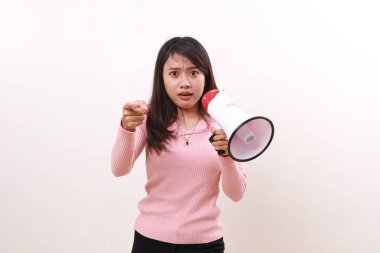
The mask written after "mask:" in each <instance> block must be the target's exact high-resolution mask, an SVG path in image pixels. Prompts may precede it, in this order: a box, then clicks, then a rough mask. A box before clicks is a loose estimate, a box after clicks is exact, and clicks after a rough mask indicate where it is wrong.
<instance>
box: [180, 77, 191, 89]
mask: <svg viewBox="0 0 380 253" xmlns="http://www.w3.org/2000/svg"><path fill="white" fill-rule="evenodd" d="M180 87H181V88H190V87H191V84H190V82H189V80H188V79H187V78H186V77H183V78H182V80H181V83H180Z"/></svg>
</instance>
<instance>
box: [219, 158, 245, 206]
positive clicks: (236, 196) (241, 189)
mask: <svg viewBox="0 0 380 253" xmlns="http://www.w3.org/2000/svg"><path fill="white" fill-rule="evenodd" d="M219 161H220V164H221V174H222V189H223V192H224V193H225V194H226V195H227V196H228V197H229V198H230V199H231V200H233V201H235V202H237V201H239V200H241V199H242V198H243V196H244V193H245V190H246V187H247V175H246V173H245V171H244V169H243V168H242V166H241V164H240V163H238V162H235V161H234V160H232V159H231V158H230V157H221V156H220V157H219Z"/></svg>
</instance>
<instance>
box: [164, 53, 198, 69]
mask: <svg viewBox="0 0 380 253" xmlns="http://www.w3.org/2000/svg"><path fill="white" fill-rule="evenodd" d="M189 67H195V65H194V64H193V63H192V62H191V61H190V60H189V59H188V58H187V57H186V56H183V55H180V54H177V53H174V54H172V55H170V56H169V58H168V59H167V60H166V62H165V64H164V68H189Z"/></svg>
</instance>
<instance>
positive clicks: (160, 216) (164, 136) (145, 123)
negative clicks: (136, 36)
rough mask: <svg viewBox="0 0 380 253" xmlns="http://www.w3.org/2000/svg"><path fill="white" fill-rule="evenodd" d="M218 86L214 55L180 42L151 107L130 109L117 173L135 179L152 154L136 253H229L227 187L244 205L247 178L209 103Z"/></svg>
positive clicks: (165, 52) (138, 104) (163, 68)
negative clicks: (205, 98) (139, 163)
mask: <svg viewBox="0 0 380 253" xmlns="http://www.w3.org/2000/svg"><path fill="white" fill-rule="evenodd" d="M212 89H217V86H216V84H215V80H214V75H213V72H212V67H211V62H210V59H209V57H208V54H207V52H206V50H205V49H204V48H203V46H202V45H201V44H200V43H199V42H198V41H197V40H195V39H193V38H191V37H181V38H180V37H176V38H172V39H170V40H169V41H167V42H166V43H165V44H164V45H163V46H162V47H161V49H160V51H159V53H158V56H157V61H156V66H155V70H154V81H153V92H152V96H151V99H150V102H149V105H147V104H146V103H145V102H144V101H141V100H136V101H134V102H130V103H126V104H125V105H124V107H123V116H122V119H121V125H120V127H119V130H118V134H117V137H116V141H115V144H114V146H113V150H112V172H113V174H114V175H115V176H123V175H126V174H128V173H129V172H130V171H131V169H132V167H133V164H134V162H135V160H136V159H137V158H138V157H139V155H140V154H141V152H142V150H143V149H144V148H145V151H146V171H147V183H146V185H145V189H146V192H147V196H146V197H145V198H144V199H143V200H141V201H140V202H139V204H138V207H139V210H140V214H139V216H138V217H137V219H136V222H135V238H134V244H133V249H132V253H148V252H149V253H170V252H173V253H174V252H177V253H181V252H182V253H185V252H188V253H190V252H191V253H201V252H202V253H211V252H213V253H220V252H224V242H223V232H224V230H223V226H222V223H221V221H220V220H219V216H220V210H219V208H218V207H217V205H216V200H217V198H218V194H219V182H220V180H221V182H222V184H221V185H222V189H223V192H224V193H225V194H226V195H227V196H228V197H229V198H231V199H232V200H233V201H239V200H240V199H241V198H242V197H243V195H244V192H245V189H246V182H247V179H246V174H245V172H244V170H243V168H242V167H241V165H240V164H239V163H237V162H235V161H233V160H232V159H231V158H230V157H229V156H228V151H227V137H226V135H225V133H224V131H223V130H222V129H219V127H218V126H216V124H215V123H214V122H213V121H212V119H211V118H210V117H209V116H208V115H207V113H206V112H205V111H204V109H203V108H202V106H201V98H202V95H203V94H204V93H206V92H207V91H209V90H212ZM211 135H214V137H213V142H212V143H210V141H209V138H210V136H211ZM217 150H224V151H225V154H224V155H222V156H221V155H218V153H217V152H216V151H217Z"/></svg>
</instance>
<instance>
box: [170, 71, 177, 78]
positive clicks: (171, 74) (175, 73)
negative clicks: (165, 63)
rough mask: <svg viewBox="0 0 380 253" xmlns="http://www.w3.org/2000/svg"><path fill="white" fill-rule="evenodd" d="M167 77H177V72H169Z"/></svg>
mask: <svg viewBox="0 0 380 253" xmlns="http://www.w3.org/2000/svg"><path fill="white" fill-rule="evenodd" d="M169 75H170V76H172V77H177V71H171V72H169Z"/></svg>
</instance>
